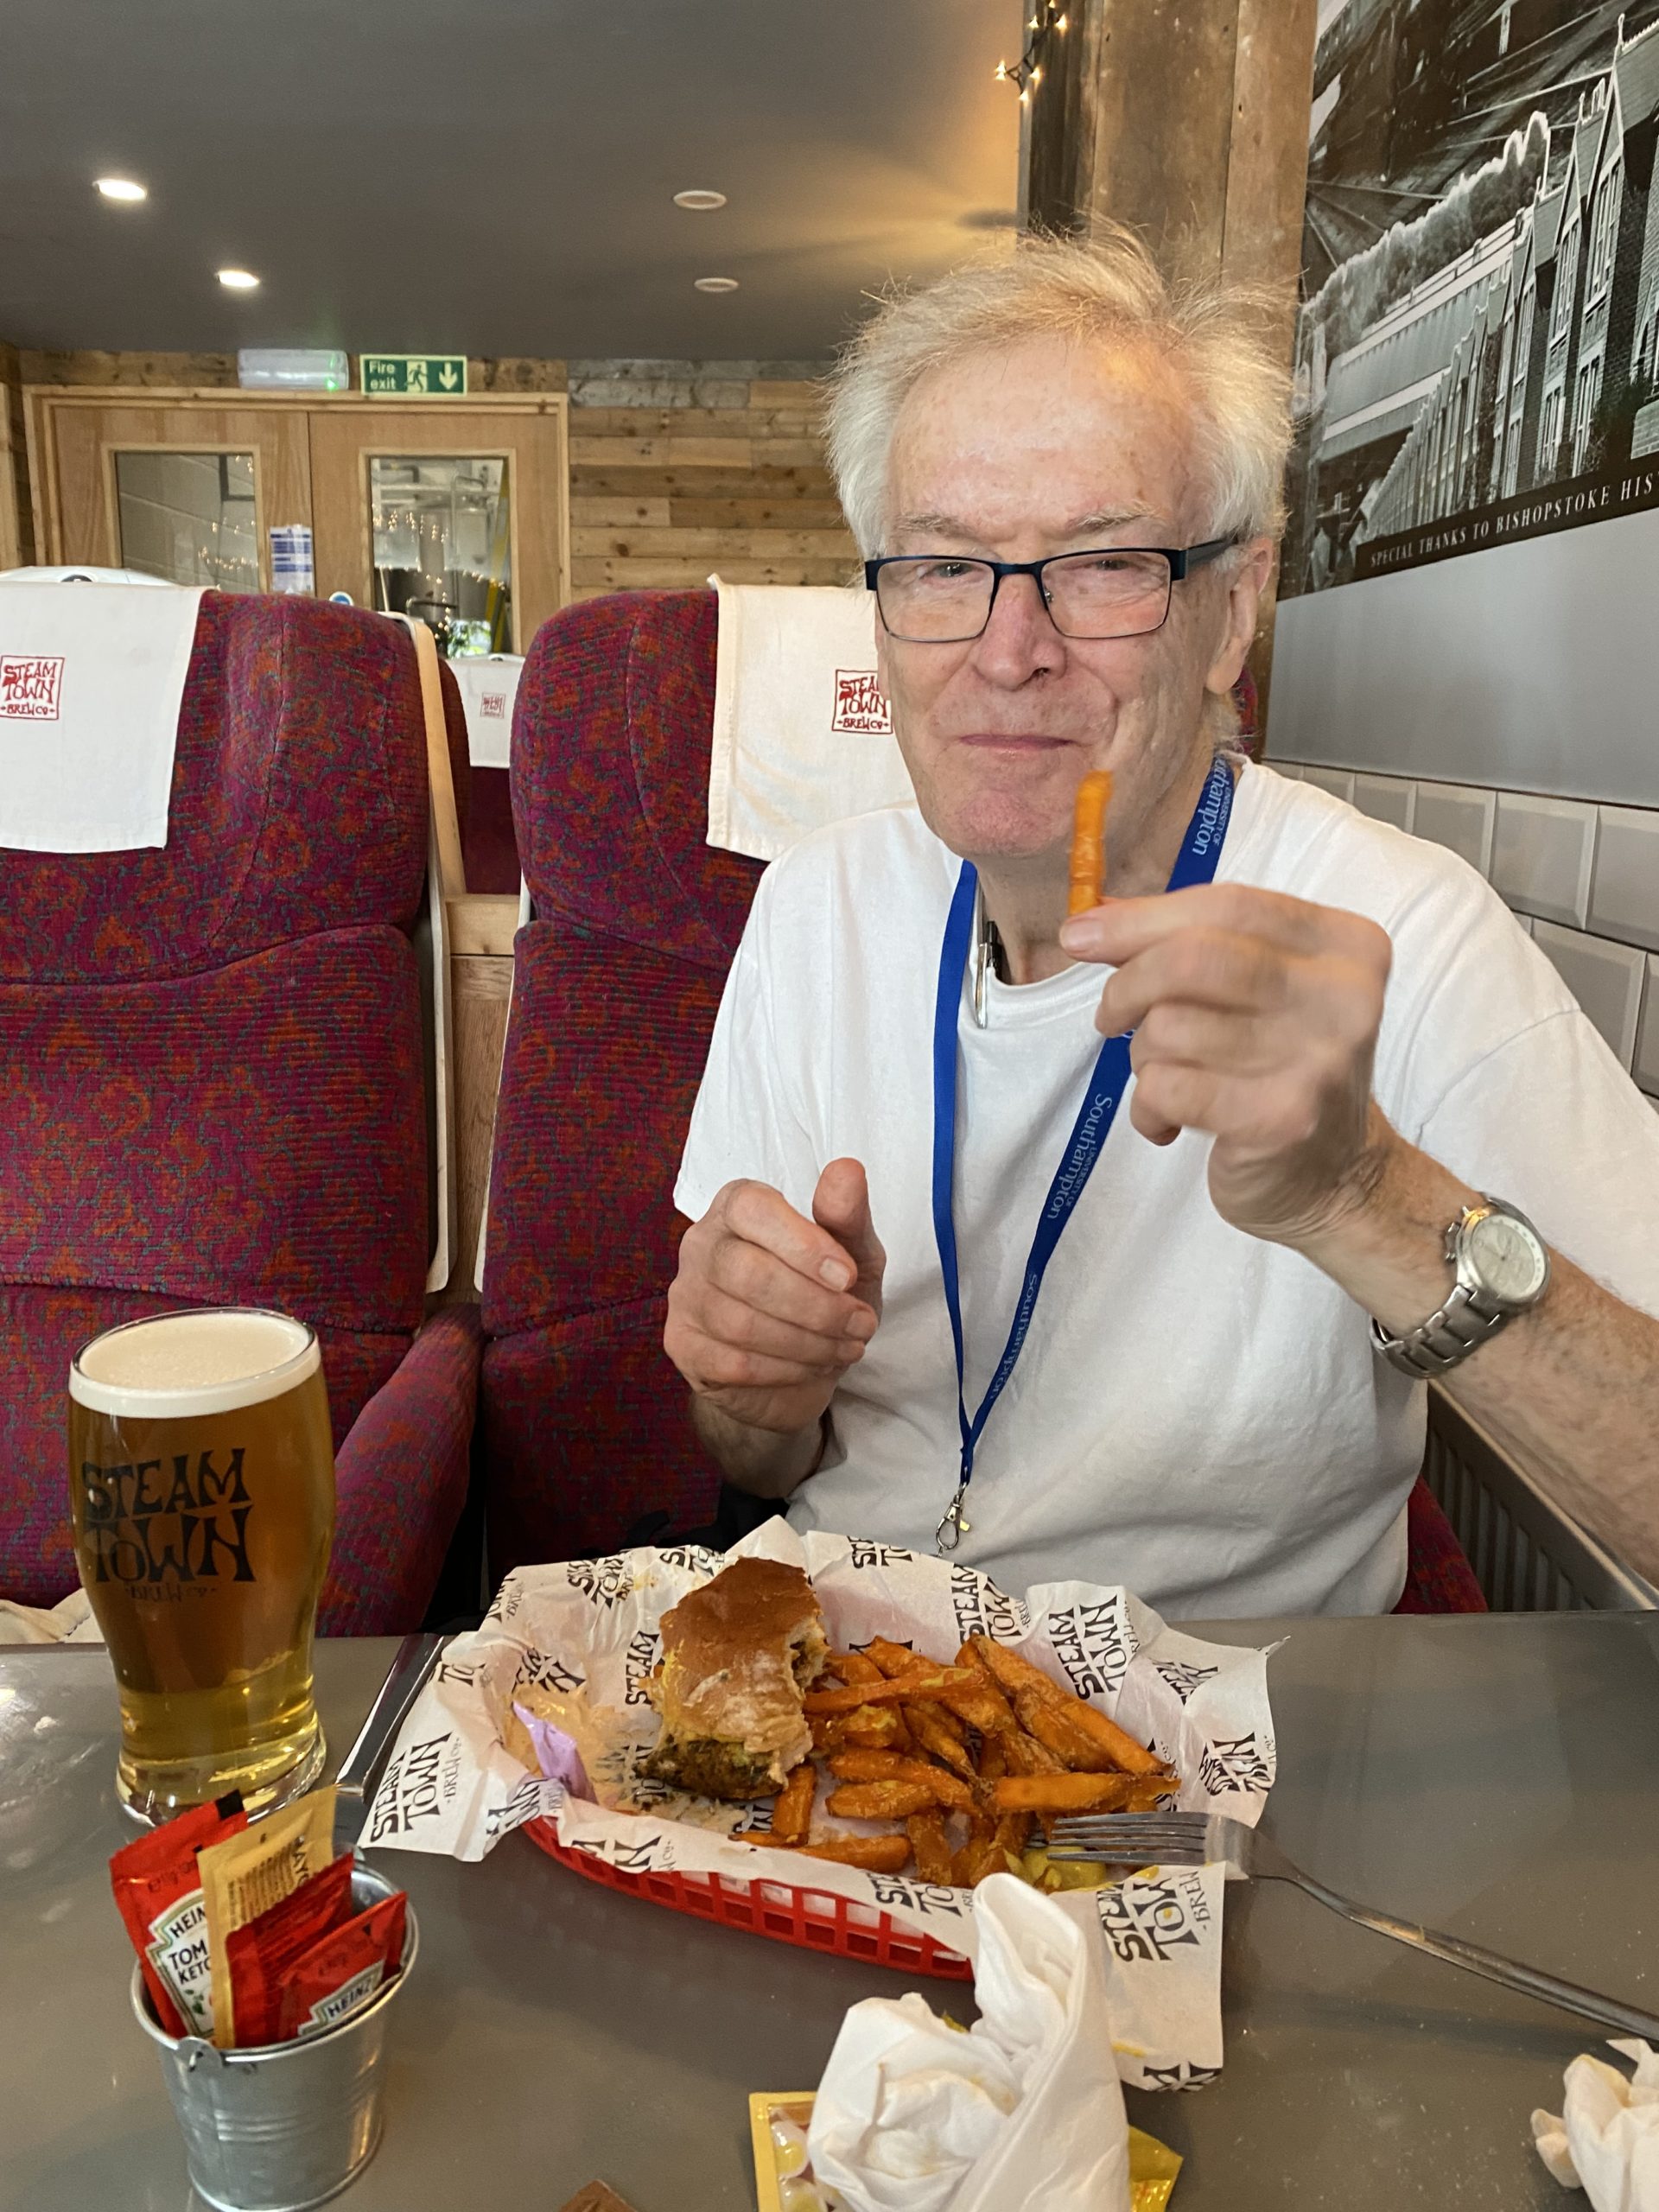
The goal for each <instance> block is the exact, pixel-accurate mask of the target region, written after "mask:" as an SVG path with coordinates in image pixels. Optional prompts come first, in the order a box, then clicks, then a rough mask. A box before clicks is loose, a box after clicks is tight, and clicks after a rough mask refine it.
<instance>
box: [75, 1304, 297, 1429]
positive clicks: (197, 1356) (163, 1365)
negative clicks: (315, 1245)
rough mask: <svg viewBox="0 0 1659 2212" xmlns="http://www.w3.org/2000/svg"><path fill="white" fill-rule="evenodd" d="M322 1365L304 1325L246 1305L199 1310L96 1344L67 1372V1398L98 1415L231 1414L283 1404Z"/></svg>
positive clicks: (155, 1319) (114, 1333) (116, 1332)
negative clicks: (272, 1403) (285, 1395)
mask: <svg viewBox="0 0 1659 2212" xmlns="http://www.w3.org/2000/svg"><path fill="white" fill-rule="evenodd" d="M320 1365H321V1353H320V1351H318V1348H317V1340H316V1338H315V1337H314V1336H313V1335H312V1333H311V1332H310V1330H309V1329H308V1328H307V1327H306V1326H305V1325H304V1323H303V1322H301V1321H294V1320H290V1319H289V1317H288V1316H287V1314H285V1313H262V1312H259V1311H257V1309H255V1308H252V1307H247V1306H232V1307H218V1306H197V1307H193V1308H192V1309H190V1310H189V1311H188V1312H184V1313H156V1314H154V1315H152V1316H151V1317H150V1318H149V1319H147V1320H143V1321H129V1322H127V1323H126V1324H125V1325H124V1326H123V1327H121V1328H118V1329H111V1330H109V1331H108V1332H106V1333H105V1335H103V1336H101V1337H95V1338H93V1339H92V1343H91V1344H87V1345H86V1346H85V1347H84V1348H83V1349H82V1351H80V1352H79V1354H78V1355H77V1357H76V1358H75V1361H74V1363H73V1366H72V1367H71V1368H70V1370H69V1395H70V1396H71V1397H72V1398H74V1399H77V1400H78V1401H79V1403H80V1404H82V1405H83V1406H90V1407H91V1408H92V1410H93V1411H94V1412H96V1413H105V1414H127V1415H129V1416H140V1415H145V1414H148V1415H149V1416H150V1417H152V1418H156V1417H159V1416H176V1415H179V1414H217V1413H231V1412H233V1411H234V1410H235V1409H236V1408H238V1407H240V1406H255V1405H258V1404H259V1403H261V1402H262V1401H263V1400H264V1399H266V1398H277V1397H280V1396H281V1395H282V1394H283V1391H284V1390H291V1389H293V1388H294V1387H295V1385H296V1383H302V1382H303V1381H304V1380H305V1379H306V1377H307V1376H308V1375H312V1374H315V1371H316V1370H317V1368H318V1367H319V1366H320Z"/></svg>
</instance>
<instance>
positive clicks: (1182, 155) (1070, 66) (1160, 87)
mask: <svg viewBox="0 0 1659 2212" xmlns="http://www.w3.org/2000/svg"><path fill="white" fill-rule="evenodd" d="M1067 12H1068V15H1069V16H1070V18H1071V27H1070V30H1069V32H1068V34H1067V39H1068V44H1067V48H1066V51H1065V53H1064V54H1063V55H1062V56H1061V58H1060V60H1059V63H1058V66H1057V67H1056V68H1055V69H1054V72H1053V73H1052V75H1051V76H1049V77H1048V79H1047V80H1046V82H1045V83H1044V84H1043V85H1041V86H1039V87H1038V89H1037V94H1036V99H1035V102H1034V105H1033V111H1032V124H1031V184H1030V192H1029V195H1028V203H1029V207H1030V216H1031V220H1032V223H1033V226H1036V227H1039V228H1046V229H1050V230H1057V231H1066V232H1075V233H1078V234H1081V235H1084V236H1086V235H1087V234H1088V232H1089V231H1090V228H1091V227H1092V226H1094V225H1095V224H1096V222H1097V221H1099V220H1100V219H1103V218H1109V219H1115V220H1116V221H1119V222H1124V223H1128V224H1129V225H1130V226H1132V227H1133V228H1135V230H1137V231H1139V232H1141V235H1142V236H1143V237H1144V238H1146V240H1147V244H1148V245H1150V246H1151V247H1152V249H1153V251H1154V253H1155V254H1156V255H1157V257H1158V258H1159V260H1160V263H1162V264H1164V265H1165V266H1166V267H1167V268H1171V269H1184V270H1191V271H1192V272H1193V273H1195V274H1204V275H1217V274H1218V275H1222V276H1225V277H1228V278H1229V279H1230V280H1231V281H1233V282H1235V283H1244V284H1249V285H1254V286H1256V287H1258V288H1260V289H1262V290H1263V291H1264V292H1266V293H1267V294H1268V296H1270V298H1271V300H1272V302H1273V314H1274V322H1275V326H1276V329H1277V332H1278V334H1279V337H1280V340H1281V344H1282V346H1283V351H1284V358H1285V360H1286V361H1287V363H1288V361H1289V359H1290V354H1291V348H1292V344H1293V340H1294V328H1295V315H1296V291H1297V281H1298V277H1299V274H1300V264H1301V240H1302V200H1303V194H1304V191H1305V188H1306V178H1307V113H1308V99H1309V95H1310V92H1311V89H1312V85H1313V43H1314V35H1315V19H1316V16H1317V13H1318V0H1077V4H1076V5H1074V6H1072V7H1071V8H1069V9H1068V11H1067ZM1051 93H1052V94H1053V98H1052V99H1051V98H1050V97H1049V95H1050V94H1051ZM1272 644H1273V604H1272V601H1271V598H1269V600H1268V603H1267V604H1266V606H1265V607H1263V609H1262V621H1261V625H1260V627H1259V629H1258V632H1257V635H1256V642H1255V647H1254V648H1253V650H1252V652H1251V655H1250V665H1251V670H1252V671H1253V673H1254V675H1255V681H1256V690H1257V692H1258V694H1259V696H1260V700H1261V709H1262V721H1263V723H1264V724H1265V721H1266V718H1267V707H1268V671H1269V668H1270V665H1271V661H1272Z"/></svg>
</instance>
